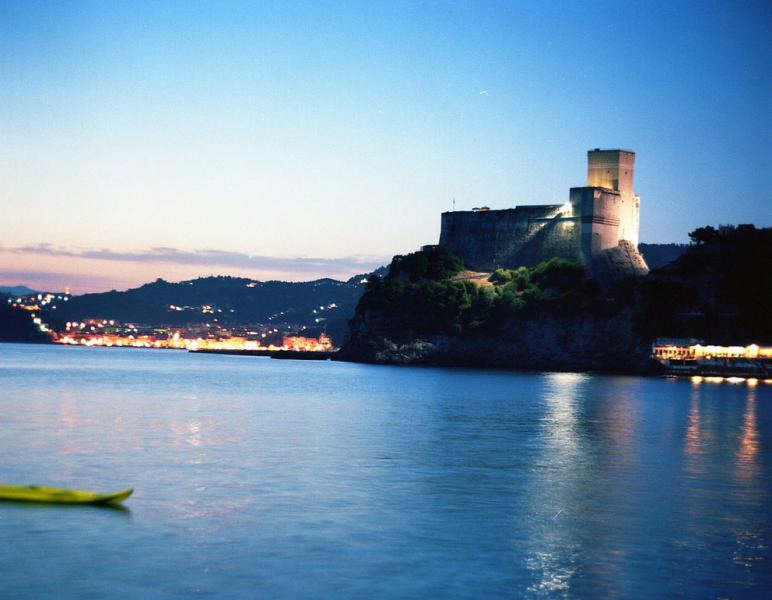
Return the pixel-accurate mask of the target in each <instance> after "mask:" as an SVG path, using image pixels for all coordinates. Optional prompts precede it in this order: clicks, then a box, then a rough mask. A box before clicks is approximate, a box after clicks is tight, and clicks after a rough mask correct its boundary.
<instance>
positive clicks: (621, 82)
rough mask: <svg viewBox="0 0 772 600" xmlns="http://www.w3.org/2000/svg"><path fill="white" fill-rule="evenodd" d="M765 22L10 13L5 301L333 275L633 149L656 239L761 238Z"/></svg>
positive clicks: (360, 7)
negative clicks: (744, 232)
mask: <svg viewBox="0 0 772 600" xmlns="http://www.w3.org/2000/svg"><path fill="white" fill-rule="evenodd" d="M770 6H771V5H770V4H769V3H768V2H710V1H702V2H655V1H650V2H573V1H565V2H353V1H352V2H296V3H293V2H277V3H268V2H265V3H253V2H244V3H242V2H187V1H186V2H163V1H159V2H147V3H143V2H132V3H129V2H107V1H103V2H71V3H66V2H30V1H23V2H13V1H9V0H6V1H5V2H3V3H2V4H0V203H2V208H3V213H4V216H3V219H2V221H0V238H1V240H2V241H0V283H24V282H25V281H22V279H20V276H24V275H25V273H29V274H30V276H29V277H28V278H27V279H28V281H33V280H34V278H35V277H38V278H40V280H41V281H46V282H47V285H48V286H51V285H62V286H63V285H64V284H66V282H70V285H72V287H73V288H74V289H82V290H86V289H103V288H105V289H109V288H110V287H119V288H120V287H125V286H128V285H133V284H135V283H140V282H141V281H142V280H144V279H147V278H154V277H155V276H156V275H160V276H165V277H168V278H171V279H174V278H183V277H187V276H195V275H197V274H201V275H205V274H209V273H219V272H223V273H225V272H228V273H234V274H251V276H254V277H258V278H266V277H281V278H288V279H307V278H312V277H316V276H322V275H331V276H339V277H342V276H345V275H346V274H353V272H351V271H352V270H354V271H356V270H359V271H364V270H366V269H367V268H369V267H370V266H373V265H375V264H379V263H380V262H383V261H385V260H388V258H389V257H390V256H391V255H393V254H395V253H401V252H407V251H411V250H414V249H416V248H417V247H418V246H419V245H421V244H425V243H433V242H436V240H437V238H438V236H439V222H440V219H439V214H440V212H441V211H443V210H449V209H450V208H451V206H452V200H453V199H454V198H455V201H456V207H457V208H459V209H461V208H467V209H468V208H471V207H472V206H479V205H488V206H491V207H493V208H504V207H508V206H513V205H517V204H540V203H553V202H554V203H562V202H564V201H566V200H567V198H568V188H569V187H571V186H578V185H583V184H584V181H585V176H586V171H585V169H586V162H585V161H586V154H585V152H586V150H588V149H590V148H594V147H622V148H629V149H632V150H635V151H636V153H637V163H636V191H637V192H638V193H639V194H640V196H641V205H642V209H641V210H642V213H641V240H642V241H645V242H669V241H675V242H683V241H686V239H687V233H688V232H689V231H690V230H692V229H694V228H695V227H697V226H701V225H705V224H713V225H717V224H719V223H740V222H755V223H757V224H759V225H769V224H770V214H772V211H771V210H770V206H771V204H770V200H772V198H771V196H772V146H771V142H770V139H772V109H770V107H772V75H770V73H772V35H770V32H771V31H772V8H770ZM159 250H161V252H159ZM167 250H168V252H167ZM57 253H59V254H60V256H58V257H57ZM217 253H221V255H227V256H230V257H233V256H244V257H245V260H244V261H243V262H242V263H238V261H235V260H228V261H223V264H218V263H217V262H216V261H214V262H212V263H211V265H209V266H207V265H201V264H197V261H195V260H193V261H191V260H186V261H175V259H174V257H175V256H182V255H186V256H188V257H190V256H193V255H195V256H199V257H200V256H215V255H217ZM79 255H82V256H81V257H80V258H79ZM159 256H161V257H164V258H159ZM106 257H109V258H106ZM256 259H257V260H256ZM272 259H275V263H272V262H271V260H272ZM288 259H292V260H288ZM198 262H201V261H198ZM191 263H193V264H191ZM359 267H361V269H360V268H359ZM33 275H34V276H33ZM33 282H34V281H33Z"/></svg>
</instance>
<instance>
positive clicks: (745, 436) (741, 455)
mask: <svg viewBox="0 0 772 600" xmlns="http://www.w3.org/2000/svg"><path fill="white" fill-rule="evenodd" d="M758 453H759V431H758V429H757V428H756V390H755V389H754V388H749V389H748V396H747V398H746V400H745V413H744V415H743V426H742V431H741V433H740V446H739V448H738V450H737V462H736V469H735V474H736V475H737V477H738V478H740V479H750V478H753V477H756V476H757V475H758V474H759V464H758V460H757V455H758Z"/></svg>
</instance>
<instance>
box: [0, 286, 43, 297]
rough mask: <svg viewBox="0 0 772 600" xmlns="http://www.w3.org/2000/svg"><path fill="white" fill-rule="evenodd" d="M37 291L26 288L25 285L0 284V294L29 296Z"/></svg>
mask: <svg viewBox="0 0 772 600" xmlns="http://www.w3.org/2000/svg"><path fill="white" fill-rule="evenodd" d="M37 293H38V291H37V290H33V289H32V288H28V287H27V286H26V285H11V286H8V285H0V294H8V295H9V296H30V295H31V294H37Z"/></svg>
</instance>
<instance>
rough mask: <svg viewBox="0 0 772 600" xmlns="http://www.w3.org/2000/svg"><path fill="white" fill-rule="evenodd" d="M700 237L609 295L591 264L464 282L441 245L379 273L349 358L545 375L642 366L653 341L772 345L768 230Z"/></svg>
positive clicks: (555, 265) (556, 263)
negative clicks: (593, 277)
mask: <svg viewBox="0 0 772 600" xmlns="http://www.w3.org/2000/svg"><path fill="white" fill-rule="evenodd" d="M711 230H712V228H708V229H707V230H706V231H707V233H706V232H705V231H703V230H702V229H701V230H698V231H697V232H695V233H694V234H693V243H692V245H690V246H689V247H688V249H687V250H686V252H684V253H683V255H682V256H680V258H678V259H677V260H676V261H675V262H674V263H671V264H669V265H667V266H666V267H663V268H662V269H660V270H657V271H653V272H652V273H651V274H650V275H649V276H648V277H642V278H641V277H638V278H632V279H628V280H626V281H623V282H620V283H618V284H616V285H615V286H614V287H612V288H606V289H602V288H601V287H600V286H599V285H598V284H597V283H596V282H595V281H593V280H591V279H588V277H587V276H586V274H585V271H584V268H583V267H582V265H580V264H577V263H572V262H569V261H566V260H563V259H558V258H553V259H551V260H549V261H546V262H543V263H541V264H539V265H537V266H535V267H531V268H528V267H521V268H519V269H514V270H508V269H499V270H497V271H496V272H495V273H493V274H492V276H491V277H490V278H489V280H488V281H487V282H486V281H482V282H481V281H480V280H479V279H476V280H473V279H471V278H465V277H464V276H463V274H461V275H459V273H460V272H461V271H462V269H463V265H462V264H461V262H460V261H459V260H458V259H457V258H456V257H454V256H452V255H449V254H448V253H447V252H446V251H444V250H442V249H441V248H428V249H426V250H424V251H421V252H417V253H414V254H410V255H407V256H397V257H395V258H394V260H393V261H392V264H391V266H390V270H389V273H388V275H387V276H386V277H385V278H384V279H380V278H371V280H370V283H369V284H368V286H367V290H366V292H365V293H364V295H363V296H362V298H361V300H360V302H359V304H358V306H357V309H356V313H355V316H354V318H353V319H352V321H351V323H350V325H349V338H348V341H347V343H346V344H345V345H344V348H343V355H344V356H346V357H348V358H351V359H353V360H363V361H375V362H413V363H424V364H464V365H485V366H498V367H522V368H536V369H598V370H621V371H644V370H646V369H648V368H649V360H648V353H649V344H650V342H651V341H652V340H653V338H655V337H697V338H702V339H705V340H706V341H709V342H714V343H750V342H757V343H763V342H765V341H770V340H772V330H771V329H770V325H772V323H771V320H770V318H769V314H768V312H769V311H768V309H767V307H766V303H765V301H766V298H769V297H770V292H771V291H772V290H770V270H769V268H767V265H769V264H771V263H770V259H771V258H772V257H770V250H771V249H772V244H771V243H770V229H761V230H759V229H755V228H753V227H751V226H740V227H736V228H731V227H724V228H722V229H720V230H712V231H713V232H714V233H715V235H711Z"/></svg>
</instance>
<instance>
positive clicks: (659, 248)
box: [638, 244, 689, 270]
mask: <svg viewBox="0 0 772 600" xmlns="http://www.w3.org/2000/svg"><path fill="white" fill-rule="evenodd" d="M688 248H689V244H638V251H639V252H640V253H641V254H642V255H643V260H645V261H646V265H648V267H649V269H652V270H653V269H659V268H660V267H664V266H665V265H667V264H670V263H671V262H673V261H674V260H676V259H677V258H678V257H679V256H681V255H682V254H683V253H684V252H686V250H687V249H688Z"/></svg>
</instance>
